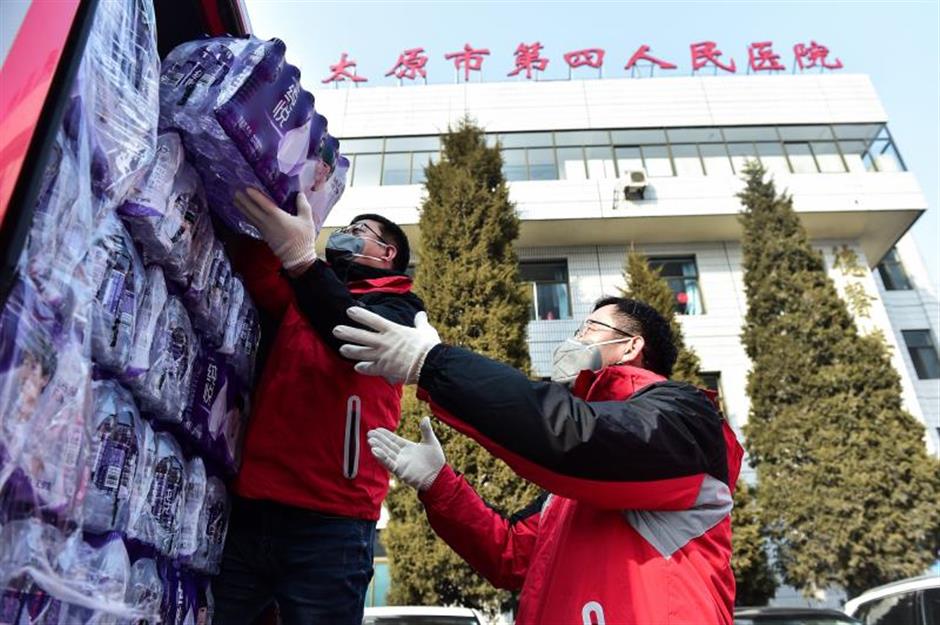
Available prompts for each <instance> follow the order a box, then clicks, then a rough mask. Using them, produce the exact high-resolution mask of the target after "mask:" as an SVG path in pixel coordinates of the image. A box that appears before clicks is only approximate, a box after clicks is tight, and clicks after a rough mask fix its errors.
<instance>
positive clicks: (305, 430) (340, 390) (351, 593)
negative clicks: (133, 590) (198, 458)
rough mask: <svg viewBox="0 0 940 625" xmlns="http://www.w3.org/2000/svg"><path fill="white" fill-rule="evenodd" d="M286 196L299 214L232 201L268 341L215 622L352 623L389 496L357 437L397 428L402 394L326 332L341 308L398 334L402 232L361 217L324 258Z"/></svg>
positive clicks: (404, 256)
mask: <svg viewBox="0 0 940 625" xmlns="http://www.w3.org/2000/svg"><path fill="white" fill-rule="evenodd" d="M297 197H298V200H297V202H298V204H297V215H296V216H292V215H289V214H288V213H286V212H284V211H281V210H280V209H279V208H278V207H277V206H276V205H275V204H274V203H273V202H271V201H270V200H269V199H268V198H267V197H266V196H264V195H263V194H262V193H260V192H259V191H256V190H254V189H249V190H248V191H247V192H246V193H244V194H239V195H237V199H236V203H237V205H238V206H239V208H240V209H241V210H242V212H243V213H244V214H245V215H246V216H247V217H248V218H249V219H251V220H252V222H253V223H254V224H255V225H256V226H257V227H258V229H259V230H260V231H261V233H262V235H263V237H264V239H265V241H266V242H267V244H268V245H267V246H266V245H265V244H264V243H263V242H259V241H251V240H245V239H239V240H237V241H234V242H232V244H233V246H234V247H236V248H237V249H233V250H231V252H232V253H231V257H232V260H233V264H234V265H235V269H236V270H237V271H239V272H240V273H241V274H242V276H243V278H244V281H245V286H246V288H247V289H248V291H249V292H250V293H251V295H252V297H253V299H254V301H255V302H256V304H257V305H258V307H259V309H260V312H261V313H262V315H263V316H266V317H267V324H266V325H267V326H268V327H267V328H266V330H268V332H267V333H268V334H269V335H273V343H271V344H270V346H269V347H268V349H267V350H266V351H267V356H266V362H265V366H264V368H263V372H262V374H261V377H260V379H259V381H258V384H257V386H256V388H255V393H254V398H253V402H252V404H253V405H252V415H251V420H250V422H249V425H248V431H247V433H246V438H245V444H244V450H243V460H242V466H241V470H240V472H239V474H238V477H237V478H236V479H235V482H234V484H233V491H234V493H235V497H234V498H233V509H232V517H231V521H230V525H229V532H228V537H227V540H226V545H225V553H224V557H223V562H222V572H221V574H220V576H219V577H218V578H217V579H216V580H214V583H213V594H214V597H215V600H216V613H215V622H216V623H217V624H219V625H230V624H233V623H239V624H241V623H245V624H247V623H251V622H252V621H254V619H255V618H257V616H258V615H259V614H260V613H261V612H262V611H263V610H264V609H265V608H266V607H267V606H269V605H270V604H272V603H274V602H276V604H277V607H278V609H279V611H280V614H281V618H282V620H283V622H284V623H290V624H292V625H293V624H295V623H296V624H308V623H310V624H312V623H324V624H329V625H336V624H349V625H360V624H361V622H362V611H363V602H364V597H365V592H366V588H367V586H368V584H369V580H370V579H371V577H372V553H373V539H374V535H375V522H376V520H377V519H378V518H379V509H380V506H381V503H382V500H383V499H384V498H385V494H386V492H387V490H388V473H387V472H386V471H385V469H384V468H383V467H382V466H381V465H380V464H379V463H378V462H377V461H376V460H375V458H373V457H372V455H371V454H369V453H362V451H363V446H364V445H365V443H366V440H365V436H366V432H367V431H368V430H370V429H373V428H377V427H383V428H387V429H392V430H394V429H395V428H396V427H397V425H398V422H399V419H400V418H401V406H400V400H401V385H398V384H390V383H388V382H387V381H386V380H385V379H383V378H378V377H370V376H364V375H360V374H358V373H356V372H355V371H354V370H353V363H351V362H350V361H348V360H345V359H343V358H342V357H340V355H339V353H338V351H337V350H338V347H339V341H338V340H336V339H335V338H334V337H333V336H332V334H331V331H332V329H333V327H335V326H336V325H337V324H339V323H349V319H348V317H347V316H346V310H347V309H348V308H349V307H351V306H362V307H363V308H365V309H367V310H370V311H372V312H373V313H374V314H376V315H379V316H380V317H381V318H383V319H387V320H392V321H398V322H401V323H409V324H410V323H411V322H412V320H413V319H414V317H415V313H417V312H418V311H420V310H422V309H423V305H422V303H421V300H420V299H418V297H417V296H415V295H413V294H412V293H411V279H410V278H409V277H408V276H407V275H405V273H404V272H405V269H406V268H407V267H408V258H409V247H408V239H407V237H406V236H405V234H404V233H403V232H402V230H401V228H399V227H398V226H397V225H395V224H394V223H392V222H391V221H389V220H388V219H385V218H384V217H381V216H379V215H360V216H359V217H356V218H355V219H353V221H352V223H351V224H350V225H349V226H348V227H346V228H343V229H341V230H339V231H337V232H334V233H333V234H332V235H331V236H330V239H329V242H328V243H327V245H326V256H327V261H328V262H323V261H322V260H319V259H317V257H316V252H315V251H314V240H315V238H316V229H315V227H314V226H313V218H312V217H311V212H310V207H309V205H308V204H307V203H306V201H305V200H304V198H303V195H302V194H299V195H298V196H297ZM268 246H270V248H271V250H272V251H273V252H274V254H272V253H271V251H269V250H268Z"/></svg>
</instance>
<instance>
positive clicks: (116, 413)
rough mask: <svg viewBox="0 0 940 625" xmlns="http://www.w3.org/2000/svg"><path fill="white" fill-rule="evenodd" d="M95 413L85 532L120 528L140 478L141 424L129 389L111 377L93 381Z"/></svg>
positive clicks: (124, 525) (143, 438)
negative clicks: (110, 378)
mask: <svg viewBox="0 0 940 625" xmlns="http://www.w3.org/2000/svg"><path fill="white" fill-rule="evenodd" d="M94 395H95V413H94V415H93V417H92V426H93V428H94V431H93V434H92V438H91V449H90V453H89V454H88V457H89V460H90V467H91V477H90V480H89V486H88V494H87V495H86V497H85V516H84V523H83V527H84V529H85V530H87V531H92V532H106V531H110V530H118V531H124V530H126V529H127V523H128V519H129V517H130V498H131V491H132V489H133V486H134V483H135V482H136V481H137V480H138V479H142V476H141V475H138V468H139V467H140V465H141V461H142V460H143V458H142V456H141V451H142V448H143V446H144V440H145V436H146V434H145V431H144V427H145V426H144V423H143V421H142V420H141V418H140V415H139V414H138V413H137V406H136V405H135V404H134V398H133V397H132V396H131V394H130V392H129V391H127V390H126V389H125V388H123V387H122V386H121V385H120V384H118V383H117V382H116V381H114V380H102V381H99V382H95V383H94Z"/></svg>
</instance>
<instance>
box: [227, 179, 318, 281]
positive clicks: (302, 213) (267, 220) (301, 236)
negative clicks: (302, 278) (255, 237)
mask: <svg viewBox="0 0 940 625" xmlns="http://www.w3.org/2000/svg"><path fill="white" fill-rule="evenodd" d="M235 206H236V207H238V209H239V210H240V211H241V212H242V214H243V215H244V216H245V218H246V219H247V220H248V221H250V222H251V223H252V225H254V227H255V228H257V229H258V230H259V231H261V236H262V237H263V238H264V240H265V242H266V243H267V244H268V246H269V247H270V248H271V250H272V251H273V252H274V253H275V255H277V257H278V258H280V259H281V264H283V265H284V269H287V270H288V271H290V272H302V271H303V270H305V269H307V267H309V266H310V265H312V264H313V261H315V260H316V259H317V252H316V249H315V248H314V245H315V244H316V241H317V227H316V224H315V223H314V221H313V211H312V209H311V208H310V204H309V203H308V202H307V198H306V197H304V194H303V193H298V194H297V215H296V216H295V215H291V214H290V213H288V212H286V211H282V210H281V208H280V207H279V206H278V205H277V204H275V203H274V202H272V201H271V199H270V198H269V197H268V196H266V195H265V194H264V193H262V192H261V191H258V190H257V189H252V188H250V187H249V188H248V189H245V192H244V193H242V192H241V191H238V192H236V193H235Z"/></svg>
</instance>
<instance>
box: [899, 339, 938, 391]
mask: <svg viewBox="0 0 940 625" xmlns="http://www.w3.org/2000/svg"><path fill="white" fill-rule="evenodd" d="M901 334H902V335H903V336H904V342H905V343H906V344H907V351H908V353H909V354H910V356H911V361H912V362H913V363H914V370H915V371H917V377H918V378H919V379H921V380H933V379H935V378H940V358H938V356H937V348H936V347H934V344H933V339H932V338H931V336H930V330H902V331H901Z"/></svg>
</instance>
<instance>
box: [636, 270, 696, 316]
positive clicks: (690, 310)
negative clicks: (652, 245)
mask: <svg viewBox="0 0 940 625" xmlns="http://www.w3.org/2000/svg"><path fill="white" fill-rule="evenodd" d="M648 262H649V266H650V267H651V268H653V269H659V270H660V275H661V276H662V277H663V279H665V280H666V284H668V285H669V288H670V289H672V292H673V293H675V295H676V300H675V303H674V305H675V310H676V312H677V313H679V314H680V315H701V314H704V312H705V310H704V307H703V306H702V295H701V292H700V290H699V286H698V267H697V265H696V263H695V258H693V257H686V258H650V259H649V260H648Z"/></svg>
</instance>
